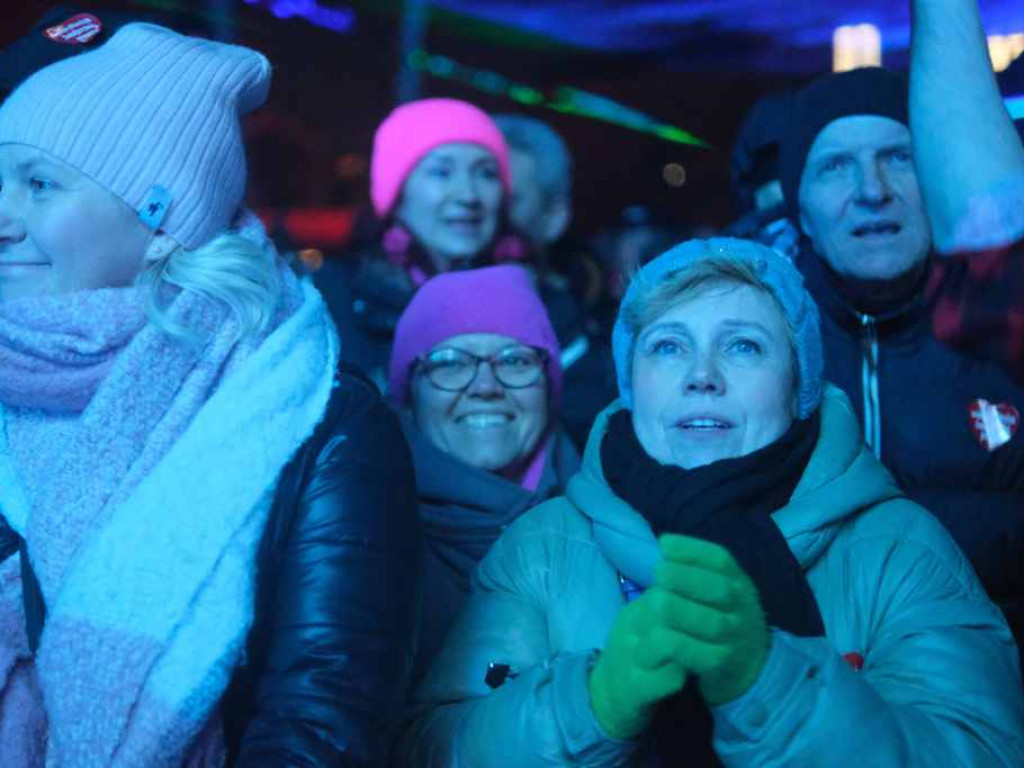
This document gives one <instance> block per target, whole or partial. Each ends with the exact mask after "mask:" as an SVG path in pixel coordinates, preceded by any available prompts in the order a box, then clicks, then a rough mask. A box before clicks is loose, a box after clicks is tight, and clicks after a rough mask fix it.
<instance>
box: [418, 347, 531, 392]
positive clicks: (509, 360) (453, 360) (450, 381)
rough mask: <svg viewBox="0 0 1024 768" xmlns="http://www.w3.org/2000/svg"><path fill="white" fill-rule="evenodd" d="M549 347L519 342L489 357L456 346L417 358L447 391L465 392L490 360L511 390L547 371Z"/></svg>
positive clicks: (492, 368)
mask: <svg viewBox="0 0 1024 768" xmlns="http://www.w3.org/2000/svg"><path fill="white" fill-rule="evenodd" d="M547 360H548V353H547V350H544V349H538V348H536V347H527V346H523V345H517V346H514V347H505V348H504V349H501V350H499V351H497V352H495V353H494V354H493V355H489V356H488V357H480V356H479V355H474V354H473V353H472V352H467V351H466V350H464V349H457V348H455V347H445V348H443V349H438V350H436V351H434V352H431V353H430V354H429V355H422V356H420V357H418V358H416V362H417V364H418V366H419V368H420V370H422V371H423V373H425V374H426V376H427V378H428V379H429V380H430V383H431V384H433V385H434V386H435V387H437V388H438V389H443V390H445V391H446V392H461V391H462V390H464V389H466V387H468V386H469V385H470V384H472V383H473V382H474V381H475V380H476V376H477V373H479V371H480V364H481V363H488V364H490V366H491V370H492V371H493V372H494V378H495V379H497V380H498V383H499V384H501V385H502V386H505V387H508V388H509V389H523V388H524V387H529V386H531V385H533V384H536V383H537V382H538V381H539V380H540V377H541V376H542V375H543V373H544V365H545V363H547Z"/></svg>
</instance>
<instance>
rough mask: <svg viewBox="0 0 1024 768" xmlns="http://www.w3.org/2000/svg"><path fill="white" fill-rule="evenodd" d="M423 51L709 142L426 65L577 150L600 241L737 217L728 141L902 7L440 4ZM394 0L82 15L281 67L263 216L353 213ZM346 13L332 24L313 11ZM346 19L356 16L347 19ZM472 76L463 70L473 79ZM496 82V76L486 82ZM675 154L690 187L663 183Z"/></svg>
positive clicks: (793, 2)
mask: <svg viewBox="0 0 1024 768" xmlns="http://www.w3.org/2000/svg"><path fill="white" fill-rule="evenodd" d="M53 5H54V3H47V2H39V1H38V0H30V1H27V2H26V1H24V0H23V1H22V2H19V3H14V2H10V0H8V1H7V2H6V3H5V8H4V19H3V21H2V22H0V44H2V45H7V44H8V43H10V41H12V40H14V39H16V38H18V37H20V36H22V35H24V34H26V32H27V31H28V30H29V29H31V27H32V25H33V24H34V23H35V22H36V21H37V20H38V19H39V18H40V17H41V16H42V15H43V14H44V13H45V12H46V11H47V10H48V9H49V8H50V7H52V6H53ZM429 5H430V11H429V15H428V18H427V31H426V35H425V38H424V45H423V48H424V49H425V50H426V51H428V52H429V53H430V54H434V55H440V56H445V57H448V58H450V59H452V60H454V61H455V62H458V63H460V64H462V65H466V66H467V67H470V68H472V70H483V71H485V72H493V73H497V74H499V75H502V76H504V77H506V78H508V79H510V80H512V81H514V82H515V83H519V84H525V85H528V86H531V87H532V88H534V89H536V90H538V91H540V92H542V93H544V94H545V95H550V94H552V93H554V92H555V91H556V89H557V88H559V87H562V86H569V87H573V88H577V89H582V90H585V91H588V92H591V93H595V94H599V95H601V96H605V97H608V98H611V99H614V100H615V101H617V102H620V103H621V104H623V105H627V106H629V107H631V108H633V109H636V110H639V111H641V112H643V113H646V114H648V115H650V116H653V117H655V118H657V119H658V121H660V122H663V123H667V124H670V125H672V126H676V127H679V128H682V129H684V130H686V131H689V132H691V133H693V134H695V135H696V136H698V137H700V138H701V139H703V140H705V141H706V142H708V143H709V144H710V145H711V148H710V149H701V148H696V147H691V146H685V145H682V144H678V143H673V142H670V141H667V140H665V139H662V138H658V137H655V136H650V135H645V134H643V133H640V132H638V131H634V130H631V129H628V128H623V127H619V126H617V125H612V124H608V123H605V122H600V121H597V120H594V119H590V118H586V117H582V116H580V115H577V114H563V113H560V112H558V111H556V110H554V109H551V108H549V107H546V106H526V105H524V104H521V103H517V102H516V101H513V100H511V99H510V98H508V97H507V96H504V95H496V94H492V93H488V92H486V91H484V90H481V89H479V88H476V87H472V86H470V85H469V84H467V83H465V82H462V81H461V80H459V79H457V78H456V79H446V78H439V77H436V76H434V75H432V74H429V73H423V74H422V75H421V80H420V91H419V93H420V95H423V96H439V95H445V96H454V97H458V98H465V99H468V100H471V101H474V102H475V103H477V104H479V105H480V106H482V107H483V108H485V109H487V110H490V111H502V112H503V111H520V112H524V113H526V114H531V115H534V116H537V117H540V118H542V119H545V120H547V121H549V122H550V123H551V124H552V125H553V126H554V127H555V128H556V129H557V130H558V131H560V132H561V133H562V134H563V135H564V136H565V137H566V138H567V140H568V142H569V144H570V147H571V149H572V151H573V154H574V156H575V159H576V191H575V194H576V201H575V202H576V230H577V232H578V233H581V234H590V233H593V232H595V231H597V230H599V229H601V228H602V227H604V226H606V225H608V224H610V223H613V222H614V221H616V220H617V219H618V218H619V215H620V212H621V211H622V209H623V208H625V207H626V206H629V205H631V204H635V203H642V204H645V205H647V206H649V207H650V208H652V209H653V210H654V211H655V212H656V213H657V214H658V215H660V216H661V217H663V218H666V219H669V220H671V221H673V222H675V223H678V224H681V225H696V224H703V223H710V224H714V225H721V224H724V223H726V222H727V221H728V219H729V216H730V212H729V194H728V151H729V146H730V144H731V142H732V139H733V137H734V135H735V132H736V130H737V128H738V125H739V122H740V120H741V118H742V117H743V115H744V113H745V111H746V110H747V109H748V108H749V106H750V105H751V104H752V103H753V102H754V100H755V99H756V98H757V97H758V96H759V95H760V94H762V93H765V92H768V91H772V90H775V89H781V88H786V87H789V86H793V85H797V84H799V83H802V82H805V81H806V80H807V79H809V78H810V77H813V76H814V75H817V74H820V73H823V72H826V71H828V70H829V69H830V68H831V61H832V59H831V56H832V51H831V38H832V32H833V30H834V28H835V27H836V26H838V25H840V24H851V23H862V22H868V23H874V24H876V25H877V26H879V27H880V28H881V30H882V36H883V41H884V45H885V48H884V54H883V55H884V62H885V63H886V64H887V65H891V66H896V67H899V66H903V65H905V62H906V47H907V45H908V43H909V39H908V38H909V15H908V10H907V7H906V3H902V2H900V0H841V1H838V2H831V3H807V2H805V1H804V0H774V1H766V0H761V1H758V0H693V1H692V2H691V1H685V0H618V1H615V0H605V1H604V2H600V1H598V0H437V1H435V2H432V3H430V4H429ZM405 6H406V4H405V3H402V2H400V1H399V0H351V2H348V3H342V2H338V1H337V0H208V1H207V2H200V1H198V0H193V1H192V2H174V1H173V0H135V1H134V2H129V1H128V0H103V1H100V0H85V1H84V2H81V3H77V4H75V5H74V6H71V7H73V8H74V9H76V10H79V9H80V10H87V11H88V10H93V11H96V13H97V15H99V16H101V18H102V17H103V12H104V11H107V12H109V11H114V12H120V13H124V12H127V13H138V14H144V15H147V16H149V17H150V18H151V19H153V20H156V21H159V22H162V23H166V24H169V25H170V26H173V27H175V28H177V29H179V30H180V31H183V32H190V33H197V34H202V35H206V36H210V37H225V36H230V37H232V38H233V40H234V41H235V42H239V43H243V44H248V45H252V46H254V47H256V48H259V49H260V50H262V51H263V52H264V53H266V54H267V56H268V57H269V58H270V60H271V61H272V62H273V63H274V66H275V76H274V87H273V90H272V93H271V97H270V100H269V103H268V105H267V107H266V108H264V109H263V110H261V111H260V112H259V113H258V114H256V115H255V116H253V118H251V119H250V120H249V123H248V126H247V131H248V133H249V142H250V143H249V148H250V156H251V166H252V169H251V173H250V175H251V199H252V201H253V203H254V204H256V205H257V206H259V207H261V208H263V209H267V208H271V209H274V208H284V207H293V208H294V207H298V208H318V207H327V206H331V207H334V206H352V205H357V204H359V203H361V202H362V201H363V200H364V199H365V194H366V188H367V179H366V169H367V156H368V153H369V149H370V145H371V140H372V136H373V131H374V128H375V127H376V125H377V124H378V123H379V122H380V120H381V119H382V118H383V117H384V116H385V115H386V114H387V112H388V111H389V109H390V108H391V107H392V106H394V104H395V102H396V93H397V91H396V79H397V76H398V70H399V66H398V64H399V60H400V58H401V56H400V37H401V34H400V32H401V26H402V25H401V19H402V13H403V8H404V7H405ZM315 10H319V11H320V12H325V11H326V12H329V11H335V14H334V16H333V18H334V19H341V20H342V21H343V22H347V24H348V26H347V28H346V29H344V30H343V31H334V30H329V29H326V28H323V27H320V26H317V24H315V23H313V22H311V21H310V20H308V19H307V18H303V15H306V16H308V15H310V13H311V12H312V11H315ZM982 11H983V16H984V19H985V23H986V27H987V29H988V32H989V33H990V34H1009V33H1013V32H1018V31H1024V3H1022V2H1020V0H982ZM340 26H345V24H342V25H340ZM463 76H464V77H465V74H464V75H463ZM484 85H485V86H486V83H484ZM668 163H678V164H681V165H682V166H684V167H685V169H686V183H685V184H683V185H682V186H680V187H671V186H669V185H668V184H667V183H666V182H665V180H664V178H663V174H662V171H663V168H664V166H665V165H666V164H668Z"/></svg>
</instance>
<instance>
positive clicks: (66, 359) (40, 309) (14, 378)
mask: <svg viewBox="0 0 1024 768" xmlns="http://www.w3.org/2000/svg"><path fill="white" fill-rule="evenodd" d="M145 322H146V316H145V312H144V311H143V307H142V303H141V301H140V300H139V297H138V293H137V292H136V291H135V290H133V289H127V288H121V289H108V290H100V291H86V292H82V293H75V294H70V295H66V296H53V297H45V298H40V299H22V300H20V301H12V302H8V303H3V304H0V371H2V372H3V373H2V375H0V402H2V403H4V404H6V405H8V406H16V407H25V408H37V409H39V410H43V411H50V412H63V413H78V412H81V411H82V410H84V409H85V407H86V406H87V405H88V404H89V401H90V400H92V396H93V394H95V392H96V388H97V387H98V386H99V384H100V382H101V381H103V380H104V379H105V378H106V376H107V374H108V373H109V372H110V368H111V366H112V365H113V363H114V359H115V358H116V357H117V355H118V354H119V353H120V352H121V351H122V350H123V349H124V348H125V347H126V346H127V345H128V342H130V341H131V340H132V339H133V338H134V337H135V334H136V333H138V331H139V329H140V328H142V326H143V325H144V324H145Z"/></svg>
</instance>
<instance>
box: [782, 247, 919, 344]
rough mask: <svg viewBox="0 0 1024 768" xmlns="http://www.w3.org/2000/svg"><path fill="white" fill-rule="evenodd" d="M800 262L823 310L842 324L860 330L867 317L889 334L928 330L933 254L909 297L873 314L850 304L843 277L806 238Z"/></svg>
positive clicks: (802, 272) (797, 263)
mask: <svg viewBox="0 0 1024 768" xmlns="http://www.w3.org/2000/svg"><path fill="white" fill-rule="evenodd" d="M796 265H797V267H798V268H799V270H800V272H801V274H803V276H804V280H805V281H806V283H807V289H808V290H809V291H810V293H811V295H812V296H813V297H814V300H815V301H816V302H817V304H818V306H819V307H820V308H821V310H822V312H823V313H824V314H827V315H828V316H829V317H831V318H832V320H834V321H835V322H836V323H837V324H838V325H840V326H841V327H843V328H845V329H847V330H850V331H857V332H859V328H860V327H861V326H862V325H863V324H864V320H865V318H868V319H870V320H872V321H873V322H874V324H875V325H876V326H877V327H878V329H879V331H880V332H881V333H883V334H886V335H903V334H905V333H908V334H909V335H910V336H913V337H915V338H916V337H917V336H919V335H923V334H925V333H927V328H926V325H927V323H926V321H927V315H928V301H927V298H926V295H925V286H926V285H927V281H928V277H929V275H930V274H931V271H932V260H931V257H929V259H928V262H927V263H926V264H925V267H924V271H923V273H922V274H921V275H920V276H919V277H918V279H917V280H916V282H915V283H914V287H910V286H909V285H908V287H907V296H906V298H905V299H904V300H902V301H899V302H897V303H895V304H894V305H893V306H892V307H891V308H889V309H887V310H885V311H882V312H877V313H873V314H868V313H866V312H863V311H862V310H860V309H858V308H857V307H855V306H853V304H851V303H850V301H849V299H848V298H847V297H846V296H845V295H844V294H843V291H842V290H841V289H840V286H839V282H840V280H841V278H839V277H838V276H837V275H836V274H835V273H834V272H832V270H831V269H830V268H829V267H828V265H827V264H825V262H824V260H823V259H822V258H821V256H819V255H818V254H817V253H816V252H815V251H814V249H813V248H812V247H811V245H810V243H809V242H808V241H807V239H806V238H804V239H803V240H802V242H801V248H800V252H799V254H798V256H797V259H796ZM915 331H916V333H915Z"/></svg>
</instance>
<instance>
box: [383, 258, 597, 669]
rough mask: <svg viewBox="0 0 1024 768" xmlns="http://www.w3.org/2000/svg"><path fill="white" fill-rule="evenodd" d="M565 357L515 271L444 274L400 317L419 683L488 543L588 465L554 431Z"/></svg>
mask: <svg viewBox="0 0 1024 768" xmlns="http://www.w3.org/2000/svg"><path fill="white" fill-rule="evenodd" d="M559 353H560V349H559V346H558V340H557V339H556V338H555V333H554V331H553V330H552V328H551V323H550V321H549V320H548V316H547V313H546V312H545V310H544V305H543V304H542V303H541V301H540V299H539V298H538V296H537V294H536V293H534V291H533V288H532V286H531V283H530V277H529V275H528V274H527V272H526V270H524V269H522V268H521V267H518V266H512V265H505V266H497V267H486V268H483V269H475V270H466V271H461V272H452V273H450V274H445V275H440V276H438V277H435V278H433V279H432V280H430V281H429V282H428V283H427V284H426V285H424V286H423V288H422V289H420V291H419V292H418V293H417V294H416V295H415V296H414V297H413V299H412V301H411V302H410V303H409V306H408V308H407V309H406V311H405V312H404V313H403V315H402V317H401V319H400V320H399V321H398V328H397V330H396V333H395V344H394V349H393V351H392V353H391V361H390V366H389V376H388V378H389V396H390V398H391V401H392V402H393V403H394V404H395V406H396V407H397V408H398V409H399V410H400V411H401V413H402V421H403V426H404V428H405V433H406V437H407V438H408V440H409V444H410V446H411V447H412V453H413V464H414V466H415V468H416V482H417V488H418V490H419V499H420V517H421V521H422V524H423V530H424V541H425V545H426V546H425V553H424V571H423V573H424V576H423V596H424V610H423V616H422V618H421V621H420V632H419V644H418V648H417V651H416V661H415V664H414V671H413V678H414V680H416V679H418V678H419V677H421V676H422V675H423V674H424V673H425V672H426V670H427V668H428V666H429V665H430V662H431V661H432V660H433V658H434V655H435V654H436V653H437V651H438V650H439V648H440V646H441V643H442V641H443V640H444V637H445V635H446V634H447V632H448V629H449V628H450V627H451V624H452V622H453V621H454V619H455V616H456V615H457V613H458V611H459V608H460V607H461V605H462V601H463V598H464V597H465V596H466V595H467V594H468V592H469V579H470V576H471V575H472V573H473V570H474V569H475V567H476V564H477V563H478V562H479V561H480V560H481V559H482V558H483V556H484V555H485V554H486V553H487V551H488V549H490V546H491V544H493V543H494V541H495V540H496V539H497V538H498V537H499V536H500V535H501V532H502V531H503V530H504V529H505V527H506V526H507V525H509V524H510V523H511V522H512V521H513V520H515V519H516V518H517V517H518V516H519V515H521V514H522V513H523V512H525V511H526V510H527V509H529V508H530V507H532V506H534V505H535V504H537V503H539V502H540V501H543V500H544V499H546V498H548V497H550V496H554V495H557V494H559V493H561V492H562V491H563V490H564V488H565V483H566V481H567V480H568V479H569V477H570V476H571V475H572V474H573V473H574V472H575V471H576V469H577V468H578V466H579V455H578V454H577V453H576V450H575V448H574V447H573V446H572V443H571V442H570V441H569V439H568V438H567V437H566V436H565V434H564V433H563V432H562V431H561V430H560V429H559V428H558V426H557V424H558V422H557V417H558V412H559V405H560V403H561V398H562V365H561V363H560V361H559Z"/></svg>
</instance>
